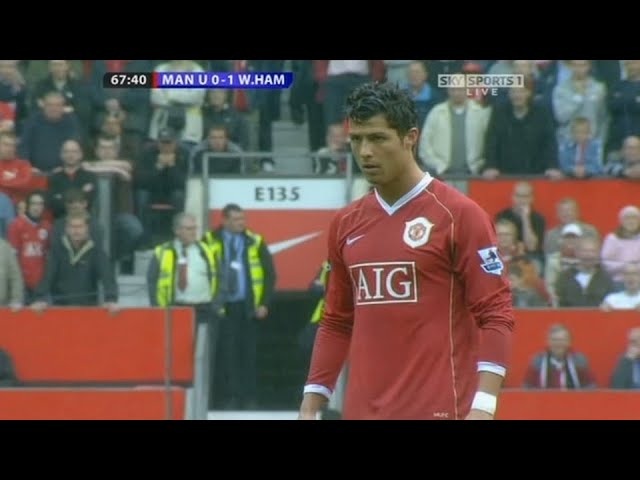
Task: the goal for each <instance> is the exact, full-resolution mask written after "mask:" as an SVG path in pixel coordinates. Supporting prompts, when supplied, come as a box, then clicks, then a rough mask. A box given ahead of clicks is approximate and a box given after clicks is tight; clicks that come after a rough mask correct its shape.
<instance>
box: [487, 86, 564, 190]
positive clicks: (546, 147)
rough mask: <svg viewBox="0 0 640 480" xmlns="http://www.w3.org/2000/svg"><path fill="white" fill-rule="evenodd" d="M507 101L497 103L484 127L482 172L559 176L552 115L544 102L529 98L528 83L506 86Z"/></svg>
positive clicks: (530, 88)
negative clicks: (514, 86)
mask: <svg viewBox="0 0 640 480" xmlns="http://www.w3.org/2000/svg"><path fill="white" fill-rule="evenodd" d="M508 95H509V102H508V103H505V104H502V105H500V104H498V105H496V106H495V107H494V109H493V110H492V112H491V117H490V119H489V125H488V127H487V134H486V141H485V149H486V150H485V152H484V156H485V158H486V164H485V165H484V168H483V171H482V175H483V176H484V178H486V179H488V180H493V179H495V178H497V177H498V176H499V175H545V176H547V177H549V178H551V179H559V178H562V172H561V171H560V170H559V169H558V144H557V142H556V137H555V133H554V131H553V118H552V117H551V115H550V113H549V111H548V110H547V109H546V108H545V106H544V105H542V104H538V103H534V102H533V101H532V86H531V84H530V83H525V87H524V88H512V89H510V90H509V94H508Z"/></svg>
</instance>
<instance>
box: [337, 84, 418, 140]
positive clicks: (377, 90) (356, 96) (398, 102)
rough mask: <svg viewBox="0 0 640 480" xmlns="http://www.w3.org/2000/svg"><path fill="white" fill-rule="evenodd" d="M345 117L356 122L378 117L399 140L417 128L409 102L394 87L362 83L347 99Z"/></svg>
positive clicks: (412, 108)
mask: <svg viewBox="0 0 640 480" xmlns="http://www.w3.org/2000/svg"><path fill="white" fill-rule="evenodd" d="M345 113H346V116H347V118H349V119H351V120H353V121H356V122H363V121H367V120H369V119H370V118H371V117H374V116H376V115H380V114H382V115H384V116H385V118H386V119H387V123H388V124H389V126H390V127H391V128H393V129H394V130H396V131H397V132H398V135H400V136H401V137H402V136H404V135H406V134H407V133H408V132H409V130H410V129H412V128H417V127H418V114H417V113H416V107H415V103H414V102H413V99H412V98H411V96H410V95H409V92H408V91H406V90H403V89H401V88H399V87H398V86H397V85H396V84H395V83H366V84H364V85H360V86H359V87H356V88H355V89H354V90H353V91H352V92H351V94H350V95H349V97H348V98H347V102H346V109H345Z"/></svg>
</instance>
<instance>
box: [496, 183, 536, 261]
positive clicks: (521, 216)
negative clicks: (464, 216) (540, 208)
mask: <svg viewBox="0 0 640 480" xmlns="http://www.w3.org/2000/svg"><path fill="white" fill-rule="evenodd" d="M512 200H513V205H512V206H511V207H509V208H507V209H505V210H502V211H501V212H499V213H498V215H496V221H498V220H502V219H506V220H509V221H511V222H513V223H514V224H515V225H516V226H517V227H518V241H520V242H523V244H524V246H525V251H526V252H527V253H529V254H533V255H542V247H543V242H544V232H545V226H546V220H545V218H544V217H543V216H542V215H541V214H540V213H538V212H536V211H535V210H534V209H533V202H534V195H533V186H532V185H531V184H530V183H528V182H518V183H516V184H515V187H514V189H513V197H512Z"/></svg>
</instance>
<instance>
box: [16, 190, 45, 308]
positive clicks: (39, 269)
mask: <svg viewBox="0 0 640 480" xmlns="http://www.w3.org/2000/svg"><path fill="white" fill-rule="evenodd" d="M45 200H46V198H45V193H44V192H40V191H35V192H31V193H30V194H29V196H27V199H26V211H25V213H23V214H21V215H19V216H18V217H17V218H16V219H15V220H14V221H13V222H12V223H11V225H9V233H8V239H9V243H11V245H12V246H13V248H14V249H15V250H16V254H17V255H18V263H19V265H20V270H21V271H22V277H23V278H24V286H25V300H24V303H25V304H30V303H31V302H33V300H34V294H35V289H36V287H37V286H38V284H39V283H40V281H42V277H43V276H44V269H45V263H46V258H47V254H48V253H49V248H50V246H51V230H52V227H51V223H50V222H49V221H48V220H47V219H45V218H44V217H43V214H44V207H45Z"/></svg>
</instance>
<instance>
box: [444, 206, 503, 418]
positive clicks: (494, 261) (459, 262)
mask: <svg viewBox="0 0 640 480" xmlns="http://www.w3.org/2000/svg"><path fill="white" fill-rule="evenodd" d="M454 242H455V247H454V248H455V269H456V272H457V273H458V275H460V276H461V277H462V280H463V282H464V284H465V294H466V298H465V302H466V304H467V306H468V308H469V310H470V311H471V313H472V314H473V316H474V318H475V319H476V321H477V323H478V327H479V328H480V329H481V330H482V334H481V343H480V349H479V356H478V371H479V381H478V390H477V393H476V396H475V398H474V401H473V404H472V407H471V414H470V415H469V417H468V418H493V416H494V414H495V410H496V408H497V401H498V397H499V394H500V389H501V387H502V383H503V380H504V376H505V375H506V372H507V365H508V360H509V356H510V353H511V333H512V331H513V326H514V320H513V307H512V298H511V290H510V288H509V284H508V280H507V272H506V271H505V268H504V264H503V262H502V260H501V259H500V258H499V256H498V251H497V248H496V244H497V242H496V235H495V230H494V227H493V223H492V222H491V219H490V218H489V216H488V215H487V214H486V213H485V212H484V211H483V210H482V209H481V208H480V207H479V206H477V205H475V204H471V203H468V204H466V205H464V206H463V207H462V208H461V209H460V214H459V218H458V219H457V232H454Z"/></svg>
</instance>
